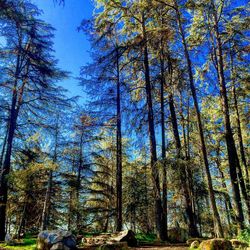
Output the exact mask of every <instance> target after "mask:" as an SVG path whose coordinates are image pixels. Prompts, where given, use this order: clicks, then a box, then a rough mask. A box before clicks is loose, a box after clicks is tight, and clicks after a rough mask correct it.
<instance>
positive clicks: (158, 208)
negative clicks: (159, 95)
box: [142, 14, 167, 240]
mask: <svg viewBox="0 0 250 250" xmlns="http://www.w3.org/2000/svg"><path fill="white" fill-rule="evenodd" d="M142 32H143V33H142V34H143V40H144V46H143V55H144V58H143V63H144V73H145V87H146V101H147V111H148V129H149V142H150V166H151V170H152V181H153V190H154V199H155V213H156V229H157V234H158V237H159V238H160V239H161V240H166V238H167V227H166V218H165V214H164V212H163V207H162V200H161V189H160V180H159V171H158V168H157V153H156V139H155V125H154V115H153V102H152V93H151V91H152V90H151V81H150V73H149V72H150V71H149V61H148V47H147V37H146V27H145V20H144V15H143V14H142Z"/></svg>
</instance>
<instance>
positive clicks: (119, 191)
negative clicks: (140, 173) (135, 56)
mask: <svg viewBox="0 0 250 250" xmlns="http://www.w3.org/2000/svg"><path fill="white" fill-rule="evenodd" d="M119 57H120V55H119V48H118V47H117V48H116V71H117V83H116V84H117V85H116V87H117V93H116V109H117V110H116V117H117V121H116V122H117V124H116V126H117V130H116V213H117V215H116V216H117V217H116V231H118V232H119V231H122V132H121V89H120V88H121V82H120V66H119Z"/></svg>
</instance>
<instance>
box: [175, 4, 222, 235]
mask: <svg viewBox="0 0 250 250" xmlns="http://www.w3.org/2000/svg"><path fill="white" fill-rule="evenodd" d="M175 9H176V14H177V22H178V26H179V30H180V34H181V38H182V44H183V47H184V53H185V58H186V61H187V67H188V75H189V83H190V89H191V93H192V97H193V101H194V107H195V112H196V118H197V123H198V129H199V136H200V142H201V151H202V155H203V161H204V165H205V171H206V177H207V182H208V192H209V197H210V201H211V207H212V211H213V222H214V231H215V234H217V236H218V237H223V229H222V225H221V220H220V216H219V213H218V209H217V205H216V200H215V195H214V190H213V184H212V178H211V174H210V170H209V163H208V157H207V148H206V144H205V138H204V133H203V126H202V122H201V114H200V109H199V104H198V99H197V95H196V89H195V85H194V79H193V72H192V62H191V59H190V56H189V51H188V47H187V43H186V38H185V33H184V29H183V26H182V18H181V14H180V11H179V6H178V4H177V2H176V1H175Z"/></svg>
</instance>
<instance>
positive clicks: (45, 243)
mask: <svg viewBox="0 0 250 250" xmlns="http://www.w3.org/2000/svg"><path fill="white" fill-rule="evenodd" d="M37 249H38V250H74V249H76V239H75V237H74V235H73V234H72V233H71V232H69V231H64V230H54V231H42V232H40V233H39V235H38V238H37Z"/></svg>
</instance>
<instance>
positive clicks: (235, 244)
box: [230, 239, 248, 249]
mask: <svg viewBox="0 0 250 250" xmlns="http://www.w3.org/2000/svg"><path fill="white" fill-rule="evenodd" d="M230 241H231V243H232V245H233V247H234V248H240V249H246V248H247V247H248V244H247V243H246V242H243V241H240V240H237V239H232V240H230Z"/></svg>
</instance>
